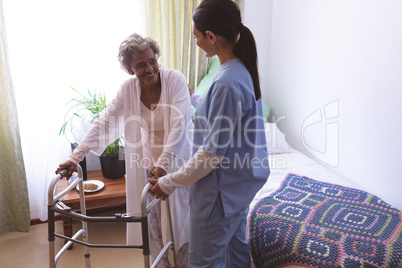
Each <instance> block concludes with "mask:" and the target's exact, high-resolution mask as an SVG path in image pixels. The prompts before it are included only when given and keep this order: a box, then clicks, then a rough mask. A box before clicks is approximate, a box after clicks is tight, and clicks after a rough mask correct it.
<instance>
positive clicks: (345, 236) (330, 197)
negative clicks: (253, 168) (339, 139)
mask: <svg viewBox="0 0 402 268" xmlns="http://www.w3.org/2000/svg"><path fill="white" fill-rule="evenodd" d="M266 129H267V131H266V133H267V140H268V147H269V149H270V152H271V153H270V154H269V162H270V167H271V174H270V176H269V179H268V181H267V183H266V184H265V185H264V187H263V188H262V189H261V190H260V191H259V192H258V193H257V194H256V196H255V198H254V200H253V201H252V202H251V204H250V212H249V215H248V229H249V232H248V235H249V244H250V254H251V256H252V260H253V263H254V266H255V267H258V268H259V267H350V268H352V267H353V268H355V267H393V268H394V267H395V268H397V267H402V213H401V211H399V210H398V209H396V208H394V207H392V206H390V205H389V204H387V203H386V202H384V201H383V200H381V198H379V197H377V196H375V195H372V194H370V193H367V192H365V191H362V190H359V189H358V188H357V187H356V186H355V185H353V184H352V183H351V182H349V181H348V180H346V179H344V178H342V177H340V176H338V175H336V174H335V173H333V172H331V171H330V170H328V169H327V168H325V167H323V166H321V165H320V164H318V163H317V162H315V161H314V160H312V159H311V158H309V157H308V156H306V155H304V154H302V153H301V152H299V151H297V150H295V149H293V148H291V147H290V146H289V145H288V144H287V143H286V141H285V136H284V135H283V133H281V132H280V131H279V130H278V129H277V128H276V125H275V124H268V123H267V124H266ZM273 133H275V146H274V147H273V146H272V145H273V144H272V141H273V139H272V134H273Z"/></svg>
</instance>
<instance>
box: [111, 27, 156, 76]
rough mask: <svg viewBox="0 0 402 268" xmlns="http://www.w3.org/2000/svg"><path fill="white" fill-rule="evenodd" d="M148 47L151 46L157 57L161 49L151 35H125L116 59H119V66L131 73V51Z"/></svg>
mask: <svg viewBox="0 0 402 268" xmlns="http://www.w3.org/2000/svg"><path fill="white" fill-rule="evenodd" d="M148 48H152V51H153V52H154V54H155V57H156V58H157V59H158V58H159V56H160V55H161V50H160V48H159V46H158V43H157V42H156V41H155V40H153V39H152V38H151V37H142V35H140V34H137V33H135V34H132V35H130V36H129V37H127V38H126V39H125V40H123V42H121V44H120V48H119V55H118V59H119V61H120V65H121V68H122V69H123V70H124V71H126V72H128V73H129V74H133V73H132V70H131V62H132V60H133V53H138V52H139V53H141V52H144V51H145V50H147V49H148Z"/></svg>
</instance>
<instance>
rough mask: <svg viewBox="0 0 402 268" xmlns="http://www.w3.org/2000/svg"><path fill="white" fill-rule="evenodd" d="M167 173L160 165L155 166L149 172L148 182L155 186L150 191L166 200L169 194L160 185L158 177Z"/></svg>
mask: <svg viewBox="0 0 402 268" xmlns="http://www.w3.org/2000/svg"><path fill="white" fill-rule="evenodd" d="M165 175H166V171H165V170H164V169H162V168H160V167H154V168H153V169H152V171H151V172H149V174H148V182H149V183H151V184H153V185H154V186H153V187H152V188H151V189H150V190H149V193H150V194H151V195H152V196H155V197H156V198H160V199H162V200H165V199H166V198H168V196H169V195H167V194H165V193H164V192H163V191H162V189H161V188H160V187H159V184H158V179H159V178H160V177H163V176H165Z"/></svg>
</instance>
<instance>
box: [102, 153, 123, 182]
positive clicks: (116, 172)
mask: <svg viewBox="0 0 402 268" xmlns="http://www.w3.org/2000/svg"><path fill="white" fill-rule="evenodd" d="M99 159H100V163H101V168H102V174H103V177H105V178H107V179H118V178H121V177H124V175H125V174H126V162H125V161H124V152H122V153H119V154H117V155H115V156H110V155H106V154H102V155H101V156H100V157H99Z"/></svg>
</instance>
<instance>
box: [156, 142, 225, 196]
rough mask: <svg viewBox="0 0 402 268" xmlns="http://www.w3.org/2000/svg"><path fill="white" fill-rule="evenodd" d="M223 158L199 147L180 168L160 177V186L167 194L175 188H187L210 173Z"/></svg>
mask: <svg viewBox="0 0 402 268" xmlns="http://www.w3.org/2000/svg"><path fill="white" fill-rule="evenodd" d="M222 159H223V156H221V155H214V154H210V153H208V152H206V151H204V150H202V149H199V150H198V151H197V152H196V153H195V154H194V156H193V157H192V158H191V159H190V160H189V161H188V162H187V163H186V164H185V165H184V166H182V167H181V168H180V169H179V170H177V171H176V172H173V173H170V174H168V175H166V176H164V177H161V178H159V180H158V186H159V188H160V189H161V190H162V191H163V192H164V193H165V194H167V195H170V194H171V193H172V192H173V191H174V189H175V188H186V187H188V186H190V185H191V184H193V183H195V182H197V181H198V180H200V179H202V178H204V177H205V176H206V175H208V173H210V172H211V171H212V170H213V169H214V168H215V167H216V166H217V165H218V164H219V163H220V162H221V160H222Z"/></svg>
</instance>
